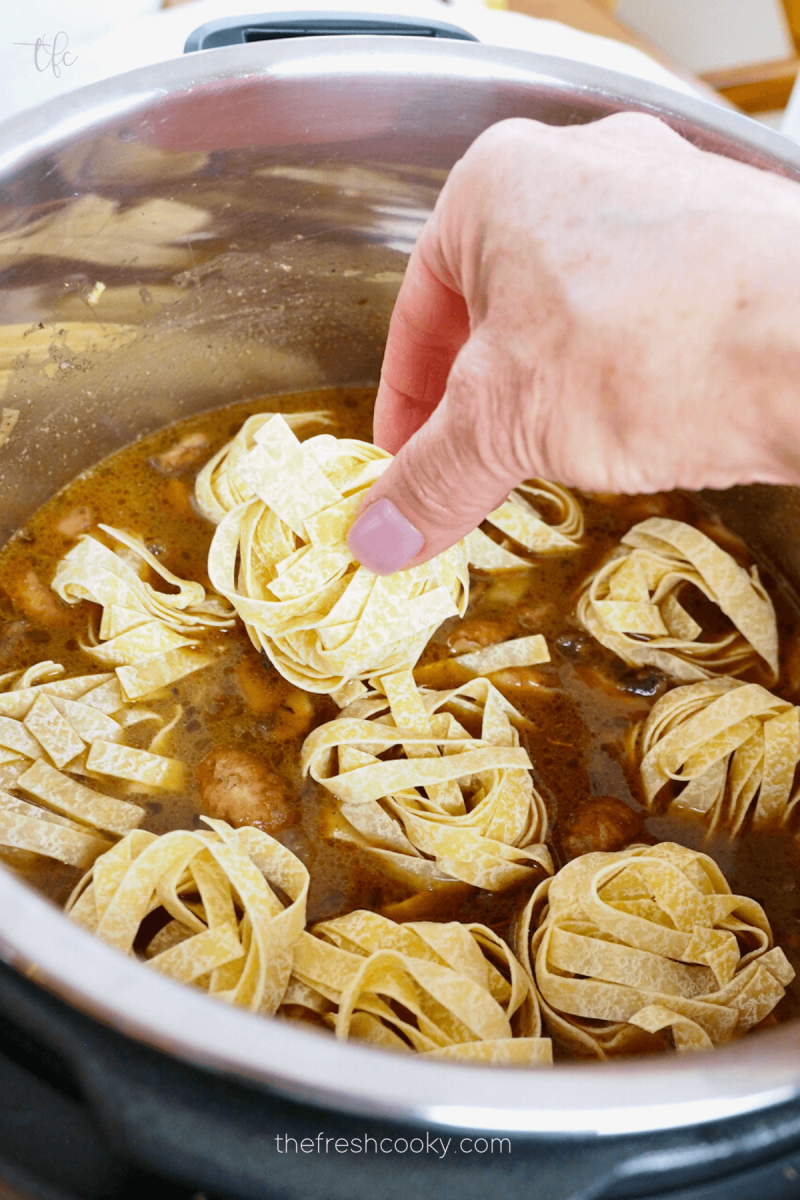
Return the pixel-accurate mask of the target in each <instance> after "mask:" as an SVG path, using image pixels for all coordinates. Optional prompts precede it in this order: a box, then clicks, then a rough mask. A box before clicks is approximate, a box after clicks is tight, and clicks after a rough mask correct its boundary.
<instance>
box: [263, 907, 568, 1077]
mask: <svg viewBox="0 0 800 1200" xmlns="http://www.w3.org/2000/svg"><path fill="white" fill-rule="evenodd" d="M284 1004H285V1005H286V1006H289V1005H292V1006H296V1005H299V1006H301V1007H303V1008H306V1009H309V1010H310V1011H311V1012H317V1013H321V1014H324V1018H325V1020H326V1022H327V1023H328V1024H329V1025H330V1026H331V1027H332V1028H333V1029H334V1030H335V1032H336V1036H337V1037H339V1038H342V1039H348V1038H352V1039H356V1040H359V1041H363V1042H367V1043H369V1044H371V1045H373V1046H379V1047H381V1048H383V1049H389V1050H400V1051H406V1052H408V1051H409V1050H415V1051H417V1052H418V1053H419V1054H421V1055H425V1056H430V1057H435V1058H445V1059H460V1060H462V1061H468V1062H469V1061H472V1062H487V1063H495V1064H515V1065H533V1064H538V1065H549V1064H550V1063H551V1062H552V1049H551V1043H550V1039H549V1038H545V1037H542V1036H541V1020H540V1016H539V1007H538V1004H537V1001H536V994H535V992H534V989H533V988H532V986H531V983H530V980H529V978H528V976H527V975H526V974H525V972H524V971H523V969H522V968H521V966H520V964H519V963H518V962H517V960H516V959H515V957H514V955H513V954H512V952H511V950H510V949H509V947H508V946H507V945H506V943H505V942H504V941H503V940H502V938H500V937H498V935H497V934H496V933H494V932H493V931H492V930H491V929H488V928H487V927H486V926H485V925H477V924H460V923H459V922H456V921H450V922H447V923H437V922H433V921H417V922H410V923H409V924H405V925H398V924H395V922H394V921H390V920H389V919H388V918H387V917H381V916H379V915H378V914H377V913H373V912H364V911H358V910H357V911H355V912H351V913H348V914H347V915H346V916H343V917H337V918H336V919H335V920H333V921H323V922H321V923H320V924H318V925H315V926H314V928H313V930H312V933H304V934H303V935H302V937H301V938H300V939H299V941H298V943H297V947H296V949H295V955H294V969H293V974H292V979H291V982H290V984H289V987H288V990H287V992H286V995H285V997H284Z"/></svg>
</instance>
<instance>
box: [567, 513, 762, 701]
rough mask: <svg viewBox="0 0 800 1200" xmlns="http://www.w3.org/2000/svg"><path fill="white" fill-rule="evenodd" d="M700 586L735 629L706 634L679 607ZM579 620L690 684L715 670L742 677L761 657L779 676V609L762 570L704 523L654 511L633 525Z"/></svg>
mask: <svg viewBox="0 0 800 1200" xmlns="http://www.w3.org/2000/svg"><path fill="white" fill-rule="evenodd" d="M687 583H691V584H694V586H695V587H697V588H698V589H699V590H700V591H701V592H703V594H704V595H705V596H707V597H708V599H709V600H711V601H712V602H713V603H714V604H716V605H718V607H719V608H720V609H721V610H722V612H723V613H724V614H725V616H726V617H728V619H729V620H730V621H731V623H732V624H733V625H734V626H735V628H734V629H733V630H732V631H731V632H730V633H728V634H726V635H724V636H723V637H719V638H714V639H709V640H703V639H702V633H703V630H702V628H701V626H700V625H699V624H698V623H697V621H695V620H694V618H693V617H691V616H690V614H689V613H688V612H687V611H686V609H685V608H684V607H683V606H682V605H681V603H680V600H679V598H678V597H679V593H680V589H681V588H682V587H683V586H684V585H685V584H687ZM577 616H578V620H579V621H580V622H581V624H582V625H583V626H584V627H585V628H586V629H587V630H588V631H589V633H591V634H592V636H593V637H595V638H597V640H598V641H599V642H600V643H601V644H602V645H603V646H606V647H608V649H609V650H613V651H614V653H615V654H618V655H619V656H620V658H622V659H624V661H625V662H627V663H630V665H631V666H636V667H639V666H644V665H649V666H654V667H657V668H659V669H660V670H662V671H664V672H666V674H668V675H671V676H673V678H675V679H680V680H683V681H685V682H691V681H693V680H697V679H709V678H710V677H711V676H712V675H714V674H716V673H720V672H722V673H725V674H729V675H738V674H741V672H742V671H745V670H747V669H748V668H749V667H751V666H752V665H753V663H754V662H756V661H757V660H758V658H759V657H760V658H762V659H763V660H764V661H765V662H766V663H767V665H768V667H769V669H770V671H771V673H772V676H773V677H774V678H777V675H778V630H777V623H776V620H775V610H774V608H773V606H772V601H771V600H770V598H769V596H768V594H767V592H766V590H765V588H764V586H763V584H762V583H761V580H760V579H759V576H758V569H757V568H756V567H753V568H752V569H751V570H750V572H747V571H746V570H745V569H744V568H743V567H740V566H739V565H738V564H737V563H736V561H735V560H734V559H733V558H732V557H731V555H730V554H728V553H727V552H726V551H724V550H721V549H720V547H719V546H717V545H716V544H715V543H714V542H712V541H711V539H710V538H708V537H706V535H705V534H704V533H701V532H700V531H699V530H698V529H694V528H692V526H691V525H686V524H684V523H683V522H682V521H672V520H667V519H666V518H664V517H651V518H650V519H649V520H647V521H642V522H640V524H638V525H634V527H633V528H632V529H630V530H629V531H628V532H627V533H626V534H625V535H624V537H623V538H622V544H621V545H620V546H619V547H618V548H617V550H616V551H615V552H614V554H613V555H612V557H611V558H610V559H609V561H608V562H606V563H605V564H604V565H603V566H602V567H601V568H600V569H599V571H597V573H596V574H595V575H594V576H593V577H592V578H591V580H590V581H589V582H588V584H587V585H586V588H585V590H584V592H583V594H582V595H581V597H580V600H579V601H578V608H577Z"/></svg>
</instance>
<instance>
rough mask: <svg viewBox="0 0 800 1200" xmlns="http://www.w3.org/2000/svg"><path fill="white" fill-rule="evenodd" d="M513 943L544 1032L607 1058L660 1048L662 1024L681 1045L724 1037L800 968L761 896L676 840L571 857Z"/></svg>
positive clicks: (540, 892)
mask: <svg viewBox="0 0 800 1200" xmlns="http://www.w3.org/2000/svg"><path fill="white" fill-rule="evenodd" d="M531 929H533V931H534V932H533V936H532V937H531ZM516 944H517V953H518V956H519V958H520V960H521V962H522V963H523V965H524V966H525V967H526V969H527V970H528V972H529V973H530V975H531V978H532V979H533V981H534V983H535V987H536V991H537V993H538V996H539V1001H540V1004H541V1007H542V1013H543V1018H544V1023H545V1027H546V1029H547V1031H548V1032H549V1033H550V1034H551V1035H552V1037H553V1038H554V1039H555V1040H556V1041H557V1042H558V1043H559V1044H560V1045H562V1046H563V1047H564V1048H565V1049H568V1050H570V1051H572V1053H574V1054H577V1055H579V1056H580V1055H584V1056H593V1057H596V1058H601V1059H603V1058H608V1057H611V1056H613V1055H617V1054H625V1053H635V1052H642V1051H645V1052H646V1051H648V1050H653V1049H659V1048H663V1047H664V1045H665V1044H668V1043H665V1042H664V1040H663V1032H665V1031H669V1032H670V1033H671V1035H672V1042H673V1044H674V1046H675V1049H676V1050H679V1051H682V1050H701V1049H710V1048H711V1047H712V1046H715V1045H721V1044H723V1043H725V1042H728V1041H730V1040H731V1039H732V1038H735V1037H740V1036H741V1035H742V1034H743V1033H746V1032H747V1030H748V1029H751V1028H752V1027H753V1026H754V1025H757V1024H758V1023H759V1022H760V1021H762V1020H763V1019H764V1018H765V1017H766V1016H767V1015H768V1014H769V1013H770V1012H772V1010H773V1008H774V1007H775V1005H776V1004H777V1003H778V1001H779V1000H780V999H781V998H782V997H783V995H784V991H785V988H786V985H787V984H788V983H790V982H791V980H792V979H793V978H794V971H793V969H792V967H791V966H790V965H789V963H788V961H787V959H786V956H785V955H784V953H783V951H782V950H780V949H778V948H777V947H773V944H772V935H771V931H770V927H769V922H768V921H767V918H766V916H765V914H764V910H763V909H762V908H761V905H760V904H757V903H756V901H755V900H750V899H748V898H747V897H745V896H734V895H733V894H732V893H731V890H730V888H729V887H728V885H727V883H726V881H725V878H724V876H723V875H722V872H721V871H720V869H719V867H717V865H716V864H715V863H714V861H713V860H712V859H711V858H709V857H708V856H707V855H705V854H700V853H698V852H697V851H695V850H688V849H686V848H685V847H684V846H679V845H677V844H676V843H674V842H661V843H659V844H658V845H655V846H629V847H628V848H627V849H626V850H621V851H619V852H617V853H608V854H606V853H592V854H584V855H582V856H581V857H580V858H576V859H574V860H573V861H572V862H570V863H567V865H566V866H565V867H562V869H561V870H560V871H559V873H558V875H556V876H555V877H554V878H553V879H546V880H545V881H544V882H543V883H541V884H540V885H539V887H538V888H537V889H536V891H535V892H534V894H533V896H532V897H531V900H530V902H529V904H528V906H527V908H526V910H525V912H524V913H523V915H522V918H521V920H520V922H519V927H518V936H517V943H516ZM659 1034H662V1037H661V1038H660V1039H659V1038H658V1035H659Z"/></svg>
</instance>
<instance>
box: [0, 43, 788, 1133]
mask: <svg viewBox="0 0 800 1200" xmlns="http://www.w3.org/2000/svg"><path fill="white" fill-rule="evenodd" d="M365 40H366V42H367V43H368V45H367V46H366V47H365V45H364V43H365ZM365 49H368V51H369V53H368V54H365V53H364V50H365ZM387 71H388V72H390V73H393V74H395V75H397V74H398V73H400V74H401V75H402V76H406V77H408V78H409V79H411V78H413V77H415V76H416V77H423V76H425V75H431V74H435V75H436V76H437V78H441V77H442V75H444V76H445V77H451V78H453V79H454V80H455V79H463V78H465V77H466V78H469V79H472V80H476V79H477V80H480V79H481V78H483V79H492V78H496V79H498V81H501V82H503V81H512V82H513V81H517V82H522V83H525V84H527V85H529V86H531V85H538V86H547V87H549V88H551V89H562V90H563V91H564V92H565V93H566V94H568V95H575V96H579V95H585V96H595V97H600V98H601V99H604V100H605V101H607V102H609V103H610V104H614V105H616V104H618V105H619V107H620V108H621V109H625V108H628V109H636V110H638V111H644V112H648V113H651V114H655V115H666V116H668V117H670V118H671V119H672V120H673V121H674V122H676V123H678V124H684V125H685V126H686V127H687V128H690V129H694V130H696V131H698V132H700V133H702V132H708V133H711V134H718V135H722V137H724V138H728V139H731V140H732V141H734V142H736V143H738V144H739V145H740V146H741V148H742V151H743V156H744V155H745V154H746V155H748V156H749V159H750V161H753V160H754V159H756V160H758V162H759V164H763V165H765V166H771V167H772V168H773V169H776V170H783V171H785V172H786V173H788V174H791V175H795V176H800V147H798V146H796V145H795V143H794V142H792V141H790V140H789V139H788V138H785V137H783V136H782V135H780V134H778V133H776V132H775V131H773V130H770V129H768V128H766V127H764V126H761V125H758V124H756V123H755V122H754V121H752V120H750V119H749V118H747V117H745V116H743V115H740V114H738V113H735V112H733V111H731V110H728V109H726V108H723V107H721V106H720V107H717V106H716V105H714V104H712V103H710V102H708V101H706V100H703V99H700V98H698V99H694V98H692V97H689V96H686V95H684V94H683V93H680V92H673V91H671V90H669V89H667V88H664V87H660V86H658V85H655V84H651V83H649V82H647V81H643V80H639V79H636V78H634V77H628V76H623V75H620V74H617V73H616V72H612V71H607V70H603V69H600V68H595V67H588V66H585V65H583V64H580V63H576V62H573V61H570V60H565V59H555V58H550V57H547V56H544V55H536V54H531V53H529V52H527V51H518V50H507V49H500V48H496V47H490V46H484V45H480V44H477V43H466V42H440V41H432V42H421V41H420V40H417V39H412V38H403V37H385V38H383V37H382V38H380V40H378V39H376V38H375V37H372V36H368V35H367V36H366V38H365V36H346V37H319V38H315V39H313V40H309V41H303V42H301V41H297V40H292V41H291V42H286V43H275V42H264V43H256V44H252V45H248V46H245V47H228V48H224V49H217V50H207V51H201V52H197V53H194V54H191V55H189V56H186V57H184V58H181V59H175V60H169V61H166V62H163V63H158V64H155V65H152V66H148V67H143V68H139V69H137V70H135V71H131V72H128V73H126V74H124V75H120V76H116V77H114V78H111V79H108V80H103V81H101V82H99V83H94V84H91V85H89V86H87V87H85V88H80V89H77V90H76V91H74V92H70V93H67V94H66V95H62V96H60V97H58V98H57V99H54V100H50V101H47V102H46V103H44V104H41V105H39V106H37V107H36V108H32V109H28V110H25V111H24V112H22V113H19V114H17V115H15V116H14V117H12V118H10V119H9V120H7V121H5V122H3V123H0V179H2V178H3V177H4V176H6V175H8V174H9V173H10V172H11V171H13V170H15V169H18V168H20V167H22V166H23V165H25V164H26V163H27V162H29V161H30V160H31V159H33V158H35V157H36V156H37V155H39V154H43V153H45V152H47V151H50V150H52V149H53V148H54V147H56V146H58V145H59V144H61V143H63V142H64V141H67V140H70V139H72V138H74V137H75V136H76V135H79V134H86V135H88V134H89V133H93V132H99V131H100V130H101V129H102V128H103V127H106V126H107V125H108V123H109V122H110V121H112V120H114V119H121V118H123V117H129V116H130V115H131V114H132V113H133V112H135V111H136V110H138V109H140V108H142V107H143V106H144V105H146V104H152V103H153V102H155V101H157V100H163V99H164V98H166V97H167V96H169V95H170V94H172V93H176V92H182V91H185V90H187V89H190V88H194V87H197V86H198V85H201V84H206V83H210V82H212V81H213V82H219V81H223V80H225V79H230V80H232V81H233V80H238V79H241V78H245V77H246V78H248V79H250V80H252V79H253V78H255V77H261V78H270V79H273V80H277V79H280V78H281V77H284V78H287V77H294V78H297V77H298V76H299V75H300V76H301V75H302V74H303V73H305V74H317V73H325V72H333V73H335V74H336V75H337V76H338V77H340V78H341V76H342V75H345V74H347V73H352V74H355V73H358V74H359V75H361V76H363V75H364V74H365V72H366V73H367V74H369V75H370V76H375V75H379V74H381V73H385V72H387ZM0 957H1V958H2V959H3V960H5V961H6V962H8V963H9V964H10V965H12V966H15V967H17V968H18V969H19V970H21V971H22V972H24V973H25V974H26V975H27V976H28V977H29V978H31V979H32V980H34V981H35V982H37V983H39V984H41V985H42V986H44V987H45V988H47V989H48V990H49V991H51V992H53V993H54V994H55V995H57V996H59V997H60V998H62V999H64V1000H65V1001H67V1002H68V1003H70V1004H72V1005H73V1006H74V1007H76V1008H78V1009H79V1010H80V1011H82V1012H84V1013H86V1014H88V1015H90V1016H91V1017H94V1018H96V1019H97V1020H99V1021H101V1022H103V1023H105V1024H107V1025H109V1026H111V1027H113V1028H115V1029H116V1030H118V1031H119V1032H121V1033H124V1034H126V1035H128V1036H130V1037H132V1038H134V1039H136V1040H138V1041H140V1042H143V1043H146V1044H147V1045H149V1046H152V1047H155V1048H157V1049H160V1050H162V1051H165V1052H167V1053H169V1054H171V1055H174V1056H176V1057H178V1058H180V1059H184V1060H186V1061H189V1062H192V1063H195V1064H198V1065H201V1066H204V1067H206V1068H209V1069H211V1070H213V1071H214V1072H216V1073H218V1074H223V1075H230V1076H235V1077H238V1078H240V1079H245V1080H247V1081H249V1082H251V1083H253V1084H256V1085H259V1086H261V1087H268V1088H269V1089H271V1090H274V1091H278V1092H280V1093H282V1094H284V1095H287V1096H290V1097H292V1098H294V1099H297V1100H299V1101H302V1102H312V1103H314V1104H315V1105H321V1106H324V1107H329V1108H332V1109H337V1110H341V1111H344V1112H349V1113H354V1114H360V1115H365V1114H369V1115H370V1116H383V1117H389V1118H395V1119H404V1120H407V1121H412V1122H415V1123H425V1124H426V1125H428V1126H429V1127H437V1128H442V1129H446V1128H462V1129H475V1130H487V1131H488V1130H491V1131H498V1132H502V1133H506V1134H508V1133H515V1134H517V1135H519V1134H529V1135H532V1136H536V1135H538V1136H541V1137H553V1136H559V1135H560V1136H579V1135H587V1134H592V1135H596V1136H601V1137H603V1136H612V1135H616V1136H619V1135H621V1134H631V1133H645V1132H655V1131H660V1130H666V1129H678V1128H685V1127H687V1126H690V1125H696V1124H700V1123H705V1122H712V1121H718V1120H724V1119H729V1118H731V1117H735V1116H740V1115H744V1114H747V1113H755V1112H758V1111H761V1110H763V1109H765V1108H768V1107H772V1106H775V1105H778V1104H781V1103H786V1102H787V1101H792V1100H795V1099H796V1098H797V1097H798V1096H799V1095H800V1053H799V1051H800V1023H795V1024H787V1025H785V1026H782V1027H780V1028H778V1029H776V1030H774V1031H769V1032H765V1033H761V1034H759V1036H758V1037H757V1038H753V1039H744V1040H743V1041H741V1042H739V1043H736V1044H734V1045H731V1046H728V1047H725V1048H721V1049H717V1050H715V1051H713V1052H712V1053H698V1054H693V1055H684V1056H680V1057H675V1056H665V1057H660V1058H654V1059H647V1060H642V1061H635V1060H627V1061H624V1062H611V1063H604V1064H602V1065H601V1064H593V1065H590V1066H586V1065H581V1064H563V1065H559V1066H558V1067H557V1068H556V1069H555V1070H551V1069H547V1073H546V1075H545V1074H543V1069H535V1068H524V1069H522V1068H513V1067H507V1068H502V1069H497V1068H496V1069H494V1070H487V1069H486V1067H474V1066H468V1065H463V1064H455V1063H443V1062H429V1061H426V1060H420V1059H418V1058H415V1057H412V1056H410V1055H409V1056H408V1057H406V1056H403V1055H393V1054H388V1053H386V1052H383V1051H379V1050H375V1049H370V1048H367V1047H363V1046H358V1045H350V1044H348V1045H347V1047H343V1046H342V1045H341V1044H340V1043H338V1042H336V1041H335V1040H334V1039H333V1038H331V1037H330V1036H327V1035H325V1034H323V1033H321V1032H320V1033H315V1032H314V1031H312V1030H307V1029H302V1028H298V1027H295V1026H293V1025H291V1024H289V1023H284V1022H279V1021H274V1020H269V1019H267V1020H265V1019H264V1018H263V1017H257V1016H253V1015H252V1014H250V1013H247V1012H243V1011H241V1010H236V1009H232V1008H228V1007H227V1006H225V1005H222V1004H219V1003H216V1002H214V1001H213V1000H210V999H209V998H208V997H206V996H203V995H201V994H199V993H196V992H192V990H191V989H188V988H184V987H182V986H181V985H179V984H176V983H174V982H172V981H171V980H169V979H166V978H164V977H161V976H159V975H157V974H156V973H155V972H150V971H147V970H146V969H145V968H143V967H142V966H141V965H140V964H139V963H137V962H134V961H132V960H131V959H128V958H126V957H125V956H123V955H121V954H119V953H118V952H117V951H116V950H114V949H112V948H110V947H108V946H106V945H105V944H103V943H102V942H100V941H98V940H97V939H96V938H94V937H93V936H92V935H90V934H88V933H87V932H86V931H85V930H83V929H81V928H79V927H78V926H76V925H74V924H72V923H71V922H70V921H68V920H67V919H66V918H65V917H64V916H63V914H62V913H61V912H60V911H59V910H58V909H57V908H55V906H54V905H53V904H52V903H51V902H50V901H48V900H46V899H44V898H43V897H41V896H40V895H38V894H37V893H35V892H34V891H33V890H32V889H31V888H29V886H28V885H27V884H25V883H23V882H22V881H21V880H20V879H18V878H16V877H15V876H14V875H13V874H12V873H11V872H10V871H2V870H0ZM545 1080H546V1086H545V1087H541V1086H540V1084H541V1083H542V1082H544V1081H545Z"/></svg>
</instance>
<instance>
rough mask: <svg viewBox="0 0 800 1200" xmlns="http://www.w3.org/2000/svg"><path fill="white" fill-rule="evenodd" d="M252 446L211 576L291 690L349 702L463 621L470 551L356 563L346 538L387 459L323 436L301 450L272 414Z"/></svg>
mask: <svg viewBox="0 0 800 1200" xmlns="http://www.w3.org/2000/svg"><path fill="white" fill-rule="evenodd" d="M253 442H254V445H253V447H252V449H250V450H248V451H247V453H245V454H243V455H242V456H241V457H240V458H239V459H238V460H237V461H236V469H235V480H234V482H233V484H232V485H231V486H237V483H236V481H238V480H243V481H244V483H245V484H246V486H247V487H249V488H250V489H252V492H253V498H252V499H249V500H245V501H244V502H243V503H241V504H239V505H238V506H237V507H236V508H233V509H232V510H231V511H230V512H228V513H227V515H226V516H225V517H223V519H222V521H221V522H220V524H219V525H218V526H217V530H216V533H215V534H214V539H213V541H212V543H211V550H210V553H209V559H208V571H209V577H210V579H211V582H212V584H213V586H214V587H215V588H216V589H217V590H218V591H219V592H220V593H221V594H222V595H224V596H225V597H227V599H229V600H230V602H231V603H232V604H233V606H234V607H235V608H236V610H237V612H238V613H239V615H240V616H241V618H242V620H243V621H244V623H245V626H246V628H247V631H248V633H249V635H250V638H251V640H252V642H253V644H254V645H255V646H256V647H258V648H260V649H262V650H264V651H265V653H266V654H267V655H268V657H269V658H270V660H271V661H272V662H273V663H274V665H275V666H276V667H277V669H278V670H279V671H280V673H281V674H282V675H283V676H284V677H285V678H286V679H288V680H289V682H290V683H293V684H295V685H296V686H297V687H301V688H304V689H305V690H306V691H309V692H327V693H328V694H329V695H331V696H333V698H334V699H335V700H336V701H337V702H338V703H339V704H345V703H347V702H349V701H350V700H352V699H354V698H355V697H356V696H357V695H361V694H363V693H364V692H365V691H366V688H365V686H364V684H363V683H362V682H361V681H362V680H364V679H368V678H369V677H371V676H373V675H381V674H386V673H390V672H393V671H399V670H401V669H403V668H406V667H410V666H412V665H413V664H414V663H415V662H416V661H417V659H418V658H419V656H420V654H421V653H422V650H423V649H424V647H425V644H426V643H427V641H428V639H429V637H430V636H431V634H432V632H433V631H434V629H436V627H437V626H438V625H439V624H440V623H441V622H442V621H443V620H444V619H445V618H446V617H450V616H455V615H456V614H458V615H463V613H464V611H465V609H466V604H467V598H468V592H469V574H468V569H467V550H466V545H465V544H464V543H463V542H459V543H458V544H457V545H456V546H453V547H451V548H450V549H449V550H447V551H445V553H444V554H441V555H439V556H438V557H437V558H435V559H433V560H432V561H431V562H428V563H424V564H423V565H421V566H418V567H413V568H411V569H410V570H407V571H400V572H398V573H397V574H395V575H391V576H387V577H380V576H376V575H373V574H372V572H371V571H368V570H366V568H364V567H362V566H359V564H358V563H357V562H356V561H355V559H354V558H353V557H352V555H351V554H350V551H349V549H348V546H347V541H346V535H347V531H348V530H349V528H350V525H351V524H352V521H353V518H354V517H355V514H356V510H357V508H358V506H359V504H360V503H361V500H362V498H363V494H364V492H365V490H366V489H367V488H368V487H369V486H370V485H371V484H372V483H374V482H375V480H376V479H377V478H378V476H379V475H381V474H382V472H383V471H384V470H385V468H386V466H387V465H388V463H389V460H390V455H388V454H386V453H385V452H384V451H382V450H379V449H377V447H375V446H372V445H370V444H369V443H368V442H359V441H354V440H350V439H337V438H334V437H332V436H331V435H330V434H320V435H318V436H317V437H312V438H309V439H308V441H306V442H303V443H300V442H299V441H298V439H297V438H296V437H295V435H294V434H293V433H292V431H291V429H290V428H289V426H288V425H287V423H286V421H285V420H284V419H283V417H282V416H281V415H280V414H278V413H276V414H273V415H272V416H271V417H269V418H268V419H267V420H265V421H264V422H263V424H261V426H260V427H259V428H257V429H256V430H255V433H254V434H253ZM225 469H226V468H225V465H224V463H222V462H220V463H219V464H218V465H217V467H216V469H215V472H212V484H213V486H214V487H215V488H217V490H218V492H219V493H220V494H221V489H222V483H221V482H220V478H221V476H224V475H225ZM201 503H203V501H202V499H201Z"/></svg>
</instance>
